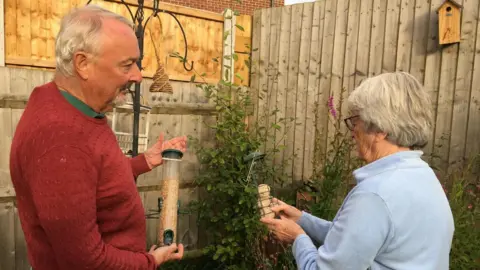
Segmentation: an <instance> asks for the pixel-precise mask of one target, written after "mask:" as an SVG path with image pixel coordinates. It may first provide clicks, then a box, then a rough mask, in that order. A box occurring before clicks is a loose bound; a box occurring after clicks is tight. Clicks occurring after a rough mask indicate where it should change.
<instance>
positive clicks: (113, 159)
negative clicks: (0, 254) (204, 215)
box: [10, 6, 186, 270]
mask: <svg viewBox="0 0 480 270" xmlns="http://www.w3.org/2000/svg"><path fill="white" fill-rule="evenodd" d="M55 52H56V62H57V70H56V74H55V78H54V80H53V81H52V82H49V83H47V84H45V85H42V86H39V87H36V88H35V89H34V90H33V92H32V94H31V96H30V99H29V102H28V104H27V106H26V108H25V112H24V113H23V115H22V118H21V120H20V121H19V123H18V126H17V128H16V131H15V136H14V139H13V142H12V147H11V155H10V172H11V177H12V181H13V184H14V187H15V191H16V195H17V203H18V211H19V217H20V220H21V224H22V228H23V231H24V234H25V240H26V242H27V248H28V254H29V261H30V263H31V265H32V267H33V269H35V270H57V269H68V270H77V269H78V270H80V269H102V270H108V269H112V270H113V269H115V270H120V269H125V270H126V269H151V270H153V269H156V268H157V267H158V266H159V265H161V264H162V263H164V262H166V261H169V260H178V259H181V258H182V256H183V246H182V245H181V244H179V245H178V246H177V245H176V244H172V245H171V246H167V247H161V248H156V247H155V246H153V247H151V248H150V250H149V252H147V251H146V248H147V247H146V224H145V223H146V222H145V215H144V209H143V205H142V201H141V199H140V196H139V194H138V192H137V189H136V185H135V179H136V177H137V176H138V175H140V174H142V173H145V172H148V171H150V170H152V169H153V168H155V167H157V166H159V165H161V164H162V158H161V152H162V151H163V150H164V149H167V148H174V149H178V150H180V151H182V152H184V151H185V150H186V137H185V136H183V137H178V138H174V139H172V140H170V141H166V142H164V141H163V135H160V137H159V140H158V141H157V142H156V143H155V144H154V145H153V146H152V147H151V148H149V149H148V150H147V151H146V152H145V153H144V154H141V155H139V156H137V157H135V158H127V157H126V156H125V155H124V154H123V153H122V151H121V149H120V148H119V146H118V143H117V141H116V137H115V134H114V133H113V131H112V130H111V128H110V127H109V125H108V123H107V120H106V117H105V115H104V113H105V112H106V111H108V110H109V109H111V108H112V106H114V104H115V103H116V102H117V101H119V100H122V99H124V97H125V94H126V89H127V88H128V87H129V85H131V84H132V83H135V82H139V81H140V80H141V79H142V75H141V73H140V70H139V68H138V66H137V65H136V61H137V60H138V58H139V54H140V52H139V49H138V44H137V39H136V36H135V33H134V31H133V29H132V25H131V23H130V22H128V21H127V20H126V19H125V18H123V17H121V16H119V15H116V14H114V13H112V12H109V11H107V10H104V9H102V8H99V7H96V6H87V7H83V8H79V9H76V10H73V11H72V12H71V13H69V14H67V15H66V16H65V17H64V18H63V19H62V22H61V28H60V32H59V33H58V36H57V40H56V49H55Z"/></svg>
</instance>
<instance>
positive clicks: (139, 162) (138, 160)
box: [130, 154, 151, 178]
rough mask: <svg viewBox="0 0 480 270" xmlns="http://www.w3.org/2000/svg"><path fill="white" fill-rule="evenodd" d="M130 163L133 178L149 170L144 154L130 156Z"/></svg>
mask: <svg viewBox="0 0 480 270" xmlns="http://www.w3.org/2000/svg"><path fill="white" fill-rule="evenodd" d="M130 164H131V165H132V172H133V177H135V178H137V177H138V176H139V175H141V174H144V173H146V172H149V171H150V170H151V169H150V167H148V163H147V160H146V159H145V155H144V154H139V155H138V156H136V157H133V158H130Z"/></svg>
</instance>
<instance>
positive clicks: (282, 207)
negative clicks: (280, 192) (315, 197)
mask: <svg viewBox="0 0 480 270" xmlns="http://www.w3.org/2000/svg"><path fill="white" fill-rule="evenodd" d="M272 205H274V206H271V207H270V209H272V211H273V212H275V214H276V215H278V216H283V217H284V218H287V219H290V220H293V221H294V222H297V221H298V220H299V219H300V217H301V216H302V211H300V210H298V209H297V208H295V207H293V206H291V205H288V204H286V203H284V202H282V201H280V200H279V199H277V198H272Z"/></svg>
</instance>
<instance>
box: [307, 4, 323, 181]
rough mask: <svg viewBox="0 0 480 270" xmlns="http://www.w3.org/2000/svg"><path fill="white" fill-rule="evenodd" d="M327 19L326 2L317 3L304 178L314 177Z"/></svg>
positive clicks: (314, 12)
mask: <svg viewBox="0 0 480 270" xmlns="http://www.w3.org/2000/svg"><path fill="white" fill-rule="evenodd" d="M324 19H325V1H317V2H315V4H314V9H313V22H312V45H311V46H310V64H309V67H308V71H309V72H308V75H309V77H308V90H307V98H306V101H305V150H304V156H303V160H304V161H303V178H304V179H305V180H308V179H311V178H312V176H313V166H314V164H313V161H314V159H313V156H314V154H315V116H316V115H315V107H316V106H317V105H316V103H317V102H318V84H319V82H320V75H319V71H320V65H321V63H320V61H321V59H322V57H321V56H322V45H323V24H324Z"/></svg>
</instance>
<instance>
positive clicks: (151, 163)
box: [145, 133, 187, 169]
mask: <svg viewBox="0 0 480 270" xmlns="http://www.w3.org/2000/svg"><path fill="white" fill-rule="evenodd" d="M165 149H177V150H179V151H181V152H182V153H185V151H186V150H187V137H186V136H182V137H176V138H173V139H171V140H168V141H165V142H164V141H163V133H162V134H160V136H159V137H158V140H157V142H156V143H155V144H154V145H152V147H150V148H148V149H147V151H145V159H146V161H147V164H148V167H149V168H150V169H153V168H155V167H157V166H159V165H161V164H162V162H163V159H162V152H163V150H165Z"/></svg>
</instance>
